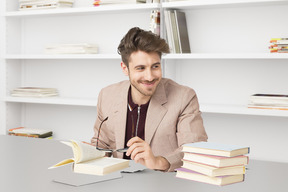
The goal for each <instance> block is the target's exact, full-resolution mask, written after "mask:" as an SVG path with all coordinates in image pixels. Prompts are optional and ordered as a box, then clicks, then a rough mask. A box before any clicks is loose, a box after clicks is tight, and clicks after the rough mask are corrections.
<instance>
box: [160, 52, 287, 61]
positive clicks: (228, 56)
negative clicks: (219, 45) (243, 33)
mask: <svg viewBox="0 0 288 192" xmlns="http://www.w3.org/2000/svg"><path fill="white" fill-rule="evenodd" d="M163 59H167V60H168V59H288V54H287V53H191V54H187V53H185V54H167V55H163Z"/></svg>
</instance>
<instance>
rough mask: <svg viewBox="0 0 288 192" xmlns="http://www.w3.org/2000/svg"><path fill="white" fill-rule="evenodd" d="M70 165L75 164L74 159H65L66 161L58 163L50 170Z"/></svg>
mask: <svg viewBox="0 0 288 192" xmlns="http://www.w3.org/2000/svg"><path fill="white" fill-rule="evenodd" d="M70 163H74V159H65V160H63V161H61V162H59V163H57V164H56V165H53V166H51V167H49V168H48V169H53V168H57V167H60V166H63V165H67V164H70Z"/></svg>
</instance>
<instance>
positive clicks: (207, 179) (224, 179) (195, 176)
mask: <svg viewBox="0 0 288 192" xmlns="http://www.w3.org/2000/svg"><path fill="white" fill-rule="evenodd" d="M176 170H177V173H176V177H177V178H181V179H188V180H193V181H198V182H203V183H208V184H212V185H220V186H222V185H228V184H232V183H238V182H242V181H244V178H245V175H244V174H239V175H225V176H218V177H211V176H208V175H204V174H201V173H198V172H196V171H192V170H189V169H185V168H178V169H176Z"/></svg>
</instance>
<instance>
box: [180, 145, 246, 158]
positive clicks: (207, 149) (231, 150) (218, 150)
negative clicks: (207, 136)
mask: <svg viewBox="0 0 288 192" xmlns="http://www.w3.org/2000/svg"><path fill="white" fill-rule="evenodd" d="M249 150H250V147H247V146H239V145H231V144H221V143H212V142H196V143H187V144H184V145H183V149H182V151H183V152H190V153H200V154H206V155H216V156H224V157H235V156H239V155H244V154H248V153H249Z"/></svg>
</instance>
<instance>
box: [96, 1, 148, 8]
mask: <svg viewBox="0 0 288 192" xmlns="http://www.w3.org/2000/svg"><path fill="white" fill-rule="evenodd" d="M148 2H150V1H149V0H147V1H146V0H94V3H93V5H94V6H95V7H96V6H99V5H111V4H130V3H148ZM150 3H151V2H150Z"/></svg>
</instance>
